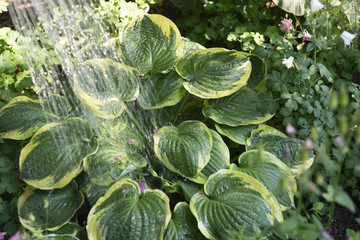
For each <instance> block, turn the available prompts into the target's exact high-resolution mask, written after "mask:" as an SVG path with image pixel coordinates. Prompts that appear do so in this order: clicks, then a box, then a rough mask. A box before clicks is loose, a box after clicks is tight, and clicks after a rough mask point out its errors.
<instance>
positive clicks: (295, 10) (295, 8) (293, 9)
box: [274, 0, 305, 16]
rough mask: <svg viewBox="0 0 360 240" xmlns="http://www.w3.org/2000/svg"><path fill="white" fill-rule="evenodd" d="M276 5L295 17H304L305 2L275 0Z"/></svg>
mask: <svg viewBox="0 0 360 240" xmlns="http://www.w3.org/2000/svg"><path fill="white" fill-rule="evenodd" d="M274 3H275V4H276V5H277V6H278V7H280V8H281V9H283V10H284V11H286V12H289V13H292V14H294V15H295V16H302V15H304V10H305V0H274Z"/></svg>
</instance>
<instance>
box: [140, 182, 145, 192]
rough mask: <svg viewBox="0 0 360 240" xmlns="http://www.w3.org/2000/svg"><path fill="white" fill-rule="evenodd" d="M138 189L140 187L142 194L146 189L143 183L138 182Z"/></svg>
mask: <svg viewBox="0 0 360 240" xmlns="http://www.w3.org/2000/svg"><path fill="white" fill-rule="evenodd" d="M139 187H140V191H141V193H144V191H145V190H146V189H147V188H146V187H145V185H144V183H143V182H139Z"/></svg>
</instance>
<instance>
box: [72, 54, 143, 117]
mask: <svg viewBox="0 0 360 240" xmlns="http://www.w3.org/2000/svg"><path fill="white" fill-rule="evenodd" d="M77 71H78V78H77V79H76V81H75V82H74V92H75V94H76V96H77V97H78V98H79V99H80V101H81V102H82V103H84V104H85V105H86V106H87V107H88V108H89V110H90V111H91V112H92V113H94V114H95V115H96V116H98V117H101V118H105V119H112V118H115V117H118V116H120V115H121V113H122V112H123V111H124V107H125V105H124V102H123V101H131V100H135V99H136V98H137V96H138V94H139V83H138V79H137V77H136V75H135V74H134V73H133V71H132V70H131V69H130V68H129V67H127V66H125V65H124V64H121V63H118V62H115V61H113V60H111V59H107V58H104V59H91V60H87V61H85V62H84V63H83V64H81V65H80V66H79V67H78V70H77Z"/></svg>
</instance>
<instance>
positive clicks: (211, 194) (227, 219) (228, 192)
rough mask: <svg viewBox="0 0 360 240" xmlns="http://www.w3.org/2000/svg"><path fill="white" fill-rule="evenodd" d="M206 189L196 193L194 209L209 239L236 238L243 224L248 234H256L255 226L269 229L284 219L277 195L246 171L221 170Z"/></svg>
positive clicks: (245, 232)
mask: <svg viewBox="0 0 360 240" xmlns="http://www.w3.org/2000/svg"><path fill="white" fill-rule="evenodd" d="M204 189H205V193H206V195H204V194H199V193H198V194H195V195H194V196H193V197H192V199H191V201H190V210H191V212H192V213H193V214H194V215H195V217H196V219H197V221H198V227H199V228H200V231H201V232H202V234H203V235H204V236H205V237H207V238H208V239H232V238H231V236H233V234H234V233H236V232H238V231H240V229H241V228H243V227H246V229H245V231H244V235H245V236H252V235H253V234H254V233H255V229H254V227H256V228H258V229H259V230H266V229H267V228H269V227H271V226H272V225H273V224H274V223H275V222H276V220H277V221H279V222H281V221H282V220H283V217H282V214H281V211H280V206H279V203H278V202H277V200H276V198H275V197H274V195H273V194H272V193H270V192H269V191H268V190H267V189H266V188H265V187H264V186H263V185H262V184H261V183H260V182H259V181H258V180H256V179H255V178H253V177H251V176H249V175H247V174H245V173H242V172H238V171H233V170H226V169H223V170H220V171H218V172H217V173H215V174H213V175H211V176H210V177H209V180H208V181H207V182H206V184H205V186H204Z"/></svg>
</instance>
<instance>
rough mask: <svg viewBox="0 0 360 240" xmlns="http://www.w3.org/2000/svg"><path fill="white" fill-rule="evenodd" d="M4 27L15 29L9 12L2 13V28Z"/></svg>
mask: <svg viewBox="0 0 360 240" xmlns="http://www.w3.org/2000/svg"><path fill="white" fill-rule="evenodd" d="M2 27H10V28H14V25H13V23H12V21H11V17H10V13H9V12H3V13H0V28H2Z"/></svg>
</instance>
